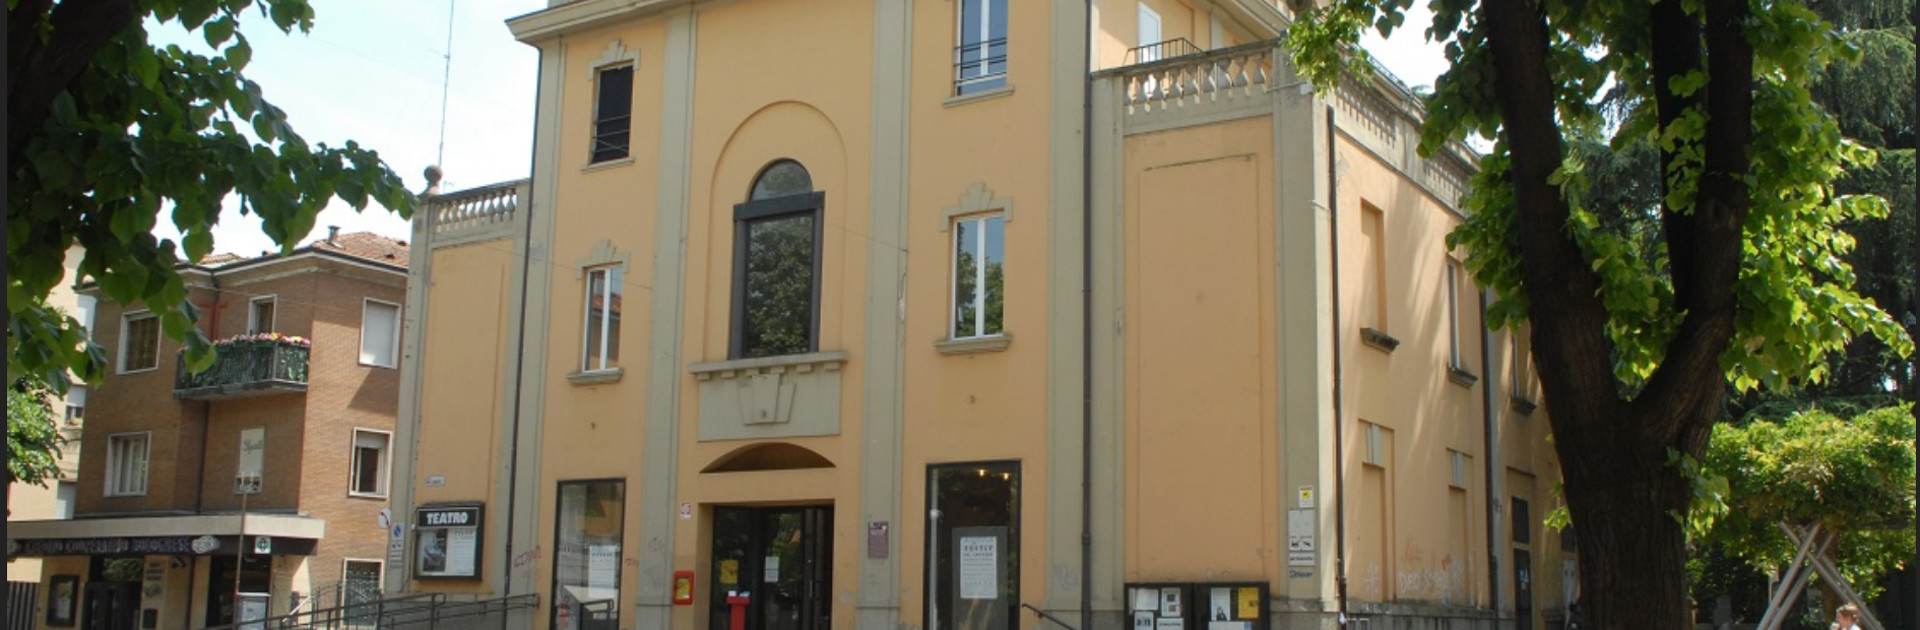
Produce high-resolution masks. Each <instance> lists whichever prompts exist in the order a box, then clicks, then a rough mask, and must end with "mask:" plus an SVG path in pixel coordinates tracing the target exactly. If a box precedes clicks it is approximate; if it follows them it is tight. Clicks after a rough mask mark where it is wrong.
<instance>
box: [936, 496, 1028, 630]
mask: <svg viewBox="0 0 1920 630" xmlns="http://www.w3.org/2000/svg"><path fill="white" fill-rule="evenodd" d="M927 505H928V506H930V507H931V508H932V509H929V510H927V529H926V531H927V541H926V554H927V576H926V581H927V589H926V597H927V602H926V611H927V613H926V614H927V620H926V627H928V628H954V629H975V628H1012V627H1014V624H1015V623H1017V622H1018V621H1019V620H1020V615H1019V611H1018V606H1019V605H1020V604H1019V596H1020V561H1019V558H1020V548H1019V542H1020V463H1019V462H977V463H964V464H941V465H935V466H928V467H927Z"/></svg>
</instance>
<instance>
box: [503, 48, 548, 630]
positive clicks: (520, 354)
mask: <svg viewBox="0 0 1920 630" xmlns="http://www.w3.org/2000/svg"><path fill="white" fill-rule="evenodd" d="M546 56H547V51H546V49H545V48H542V49H540V63H539V65H537V66H536V67H537V68H539V69H538V70H535V71H534V76H533V81H534V84H535V85H541V83H540V81H541V79H542V77H541V75H543V74H546V72H547V66H546V63H545V62H546ZM540 100H541V99H540V98H539V95H538V94H536V95H535V98H534V102H533V119H534V120H539V119H540ZM533 136H534V137H533V146H535V147H538V146H540V129H539V125H535V126H534V131H533ZM537 153H538V151H537V150H536V151H533V152H530V153H529V157H528V164H527V169H528V170H527V172H529V173H531V172H535V165H534V164H533V162H534V160H535V159H536V157H534V155H535V154H537ZM533 187H534V181H533V179H532V178H528V179H527V189H526V199H524V200H522V203H521V220H520V234H521V239H522V244H521V246H520V296H519V297H520V299H519V302H520V326H519V328H520V330H519V332H517V333H515V338H514V345H516V346H518V347H517V348H515V350H514V360H513V422H512V423H511V424H512V431H513V433H512V437H510V438H508V439H510V440H512V441H513V448H509V449H507V531H506V554H505V555H504V556H502V557H501V560H502V562H501V563H500V565H501V566H500V569H501V573H502V575H503V579H502V581H501V590H500V594H501V595H512V594H513V525H514V522H515V521H517V520H519V519H518V518H516V516H517V515H518V514H519V512H518V509H519V508H518V505H517V504H518V503H519V501H518V499H519V498H520V490H519V489H518V488H516V487H515V486H516V485H518V481H519V479H520V444H519V442H520V399H521V393H522V392H523V391H524V390H523V388H524V387H525V385H526V384H525V379H526V369H527V282H528V280H530V279H531V278H532V274H533ZM510 618H512V615H509V614H505V613H504V612H503V613H502V614H501V615H500V627H501V629H502V630H507V628H508V625H507V624H508V620H509V619H510Z"/></svg>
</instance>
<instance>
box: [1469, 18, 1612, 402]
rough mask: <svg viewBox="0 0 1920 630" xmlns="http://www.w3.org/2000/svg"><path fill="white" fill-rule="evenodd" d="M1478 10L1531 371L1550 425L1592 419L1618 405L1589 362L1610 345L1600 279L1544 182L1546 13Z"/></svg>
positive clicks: (1607, 378)
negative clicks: (1510, 197)
mask: <svg viewBox="0 0 1920 630" xmlns="http://www.w3.org/2000/svg"><path fill="white" fill-rule="evenodd" d="M1482 15H1483V16H1484V17H1485V19H1486V20H1487V47H1488V50H1489V52H1490V54H1491V56H1492V58H1493V60H1494V67H1495V77H1496V79H1495V86H1494V90H1495V92H1496V96H1497V98H1498V100H1499V104H1500V108H1501V114H1502V121H1503V122H1502V125H1503V127H1502V130H1501V133H1502V134H1503V136H1504V139H1505V141H1506V143H1507V147H1508V150H1509V151H1510V153H1511V158H1512V159H1511V165H1510V166H1509V169H1508V172H1507V175H1508V177H1509V179H1510V180H1511V182H1512V184H1513V194H1514V199H1515V202H1516V203H1517V204H1518V211H1517V213H1516V214H1517V216H1516V219H1515V222H1516V224H1517V226H1516V229H1518V230H1519V231H1520V238H1519V239H1518V240H1519V243H1520V252H1519V254H1520V259H1521V269H1522V273H1523V280H1524V282H1525V283H1526V291H1527V296H1528V302H1529V304H1530V305H1531V308H1532V310H1533V315H1534V316H1533V317H1532V318H1531V320H1532V322H1533V353H1534V361H1535V369H1536V370H1538V371H1539V373H1540V382H1541V386H1542V387H1543V388H1544V389H1545V391H1546V397H1547V402H1548V404H1549V405H1550V406H1551V407H1552V408H1553V409H1554V410H1555V413H1554V414H1553V422H1554V425H1555V429H1556V433H1558V432H1559V429H1560V428H1561V425H1562V423H1563V422H1565V423H1591V424H1596V425H1597V424H1599V423H1600V422H1599V421H1598V419H1601V418H1610V417H1611V414H1609V413H1607V411H1609V410H1611V409H1614V408H1616V407H1617V406H1618V400H1617V398H1616V397H1615V396H1614V395H1613V392H1614V385H1613V382H1614V379H1613V372H1612V369H1611V366H1610V365H1609V364H1608V363H1607V362H1606V361H1596V360H1595V358H1596V357H1608V356H1612V354H1613V352H1612V343H1611V342H1610V341H1608V339H1607V337H1606V328H1605V324H1606V319H1607V313H1606V309H1605V307H1604V305H1603V304H1602V303H1601V301H1600V298H1599V288H1600V278H1599V276H1598V275H1596V274H1595V273H1594V271H1593V269H1592V267H1591V266H1589V265H1588V264H1587V262H1586V257H1585V256H1584V255H1583V254H1582V253H1581V250H1580V246H1579V244H1578V243H1575V242H1574V240H1573V236H1572V235H1571V234H1570V233H1569V232H1568V229H1567V225H1568V219H1569V217H1570V216H1571V210H1570V208H1569V207H1568V205H1567V202H1566V200H1565V199H1564V198H1563V197H1562V196H1561V195H1560V190H1559V188H1558V187H1556V186H1554V185H1552V184H1550V183H1548V177H1549V176H1550V175H1551V174H1552V173H1553V171H1554V169H1556V168H1558V167H1559V165H1560V162H1561V158H1562V152H1563V151H1564V147H1563V146H1562V143H1561V140H1560V129H1559V125H1558V121H1557V119H1556V118H1555V107H1554V100H1553V94H1554V86H1555V82H1554V80H1553V77H1552V73H1551V72H1550V71H1549V69H1548V68H1547V62H1548V58H1549V56H1548V50H1547V45H1548V38H1547V24H1546V18H1545V16H1544V15H1543V14H1542V13H1541V9H1540V7H1539V5H1537V4H1536V3H1535V2H1534V1H1533V0H1487V4H1486V10H1485V11H1483V12H1482ZM1576 410H1581V411H1584V412H1576ZM1592 428H1595V429H1600V430H1607V429H1606V427H1600V426H1594V427H1592Z"/></svg>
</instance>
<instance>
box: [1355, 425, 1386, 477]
mask: <svg viewBox="0 0 1920 630" xmlns="http://www.w3.org/2000/svg"><path fill="white" fill-rule="evenodd" d="M1360 426H1362V427H1365V428H1366V433H1365V434H1364V437H1365V439H1366V442H1365V443H1363V444H1362V445H1361V446H1362V448H1364V449H1366V450H1365V451H1362V452H1361V454H1360V463H1363V464H1372V465H1374V466H1381V467H1384V466H1386V465H1387V433H1386V430H1385V429H1382V428H1381V427H1380V425H1377V424H1374V423H1371V422H1361V423H1360Z"/></svg>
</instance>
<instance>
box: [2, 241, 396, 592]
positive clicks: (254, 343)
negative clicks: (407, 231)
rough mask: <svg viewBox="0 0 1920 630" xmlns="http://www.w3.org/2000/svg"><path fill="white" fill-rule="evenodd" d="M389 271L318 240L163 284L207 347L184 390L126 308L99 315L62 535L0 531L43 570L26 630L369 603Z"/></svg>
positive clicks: (390, 349)
mask: <svg viewBox="0 0 1920 630" xmlns="http://www.w3.org/2000/svg"><path fill="white" fill-rule="evenodd" d="M407 262H408V261H407V243H406V242H405V241H398V240H394V239H389V238H386V237H382V236H378V235H374V234H369V233H350V234H340V233H338V229H337V228H333V229H330V231H329V233H328V236H327V238H325V239H324V240H320V241H316V242H314V243H312V244H311V245H308V246H306V247H302V248H299V249H296V250H294V251H293V252H291V253H289V254H287V255H277V254H271V255H270V254H265V253H263V254H262V255H261V256H258V257H253V258H242V257H238V256H232V255H216V256H213V257H211V258H209V259H208V260H206V261H205V262H203V263H202V264H200V265H195V266H188V267H184V268H182V269H181V272H182V276H183V277H184V278H185V280H186V283H187V286H188V291H189V299H190V300H191V301H192V302H193V303H194V304H195V305H196V306H198V307H199V308H200V309H201V317H200V324H201V326H202V327H203V331H204V332H205V333H206V334H207V336H208V337H209V338H211V339H214V340H216V344H217V345H216V348H217V352H216V355H217V358H216V359H215V361H214V363H213V365H212V367H210V368H208V369H207V370H205V371H204V372H201V373H200V374H192V373H191V372H189V371H188V370H186V369H185V367H184V366H185V362H184V358H183V357H182V356H181V354H180V349H181V345H180V344H179V343H177V342H175V341H174V340H172V339H169V338H167V336H166V335H165V334H164V333H163V332H162V330H161V323H160V321H159V319H158V318H156V317H155V316H154V315H153V314H152V313H151V312H149V311H148V310H147V309H146V308H145V307H144V306H142V305H138V304H134V305H120V304H114V303H110V302H107V301H105V300H102V301H101V302H100V303H99V306H98V311H97V313H96V316H95V317H96V319H95V324H94V340H95V342H96V343H98V344H100V346H101V347H102V348H104V349H106V351H107V355H108V359H109V362H110V363H109V369H108V375H107V377H106V378H105V379H104V380H103V381H102V382H101V383H99V384H98V385H96V386H95V387H93V388H92V390H91V392H90V400H89V405H88V414H87V415H88V422H89V429H90V431H89V432H88V433H87V436H86V439H85V440H84V442H83V444H82V445H81V449H80V450H81V453H82V456H81V462H82V463H81V470H80V474H79V479H80V483H79V485H78V488H77V492H76V494H77V496H76V498H75V505H74V510H73V518H72V520H40V521H14V522H10V523H9V524H8V525H9V537H10V538H11V539H12V540H13V541H14V542H15V545H14V546H13V547H14V548H13V549H10V555H17V556H32V557H39V558H41V559H42V569H41V572H40V575H39V581H40V592H41V596H40V598H39V601H38V602H36V606H37V608H38V610H37V614H36V619H37V624H38V625H39V627H79V628H114V629H117V628H134V627H139V628H198V627H203V626H208V625H217V624H225V623H231V622H233V621H234V614H235V612H236V598H235V591H236V589H237V590H238V591H239V592H241V593H246V594H250V596H247V597H242V598H240V604H241V605H240V606H239V607H240V608H241V609H242V610H244V611H246V612H264V613H267V614H284V613H287V612H290V611H295V610H299V609H310V608H312V607H315V606H321V607H325V606H333V605H337V604H338V603H340V602H342V601H352V600H355V599H358V598H361V597H376V596H377V593H378V591H379V586H380V585H379V579H380V577H379V576H380V574H381V570H382V564H383V562H384V559H385V557H386V547H387V543H386V541H387V539H388V537H389V534H388V532H387V531H386V529H385V527H386V525H385V522H386V521H385V520H384V519H383V510H385V509H386V508H387V496H388V488H389V483H390V482H389V469H390V467H391V465H392V462H391V457H390V453H391V451H392V448H391V443H392V431H393V428H394V412H395V408H396V404H397V400H398V393H399V384H400V378H399V370H398V368H399V360H400V352H399V348H400V329H401V324H400V322H401V313H400V310H401V304H402V303H403V302H404V301H405V296H406V284H407ZM81 291H82V293H93V292H95V289H94V288H93V287H91V286H86V285H83V286H82V287H81ZM243 487H245V488H248V489H250V490H251V489H255V488H257V492H252V493H248V494H244V495H243V493H242V490H241V489H242V488H243ZM243 502H244V504H245V505H244V511H243ZM236 573H237V576H236ZM10 577H14V578H15V579H18V576H10ZM262 606H264V608H265V610H264V611H258V608H257V607H262Z"/></svg>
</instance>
